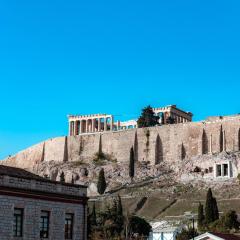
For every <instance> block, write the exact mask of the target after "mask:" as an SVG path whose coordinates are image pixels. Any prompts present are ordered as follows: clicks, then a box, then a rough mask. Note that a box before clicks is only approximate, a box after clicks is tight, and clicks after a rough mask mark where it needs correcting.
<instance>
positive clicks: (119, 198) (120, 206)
mask: <svg viewBox="0 0 240 240" xmlns="http://www.w3.org/2000/svg"><path fill="white" fill-rule="evenodd" d="M117 208H118V215H123V208H122V200H121V197H120V195H118V207H117Z"/></svg>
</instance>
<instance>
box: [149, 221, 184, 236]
mask: <svg viewBox="0 0 240 240" xmlns="http://www.w3.org/2000/svg"><path fill="white" fill-rule="evenodd" d="M150 224H151V226H152V231H151V232H150V235H149V238H148V240H176V237H177V234H178V233H180V232H181V231H182V227H181V226H177V225H175V224H173V223H171V222H168V221H160V222H154V223H150Z"/></svg>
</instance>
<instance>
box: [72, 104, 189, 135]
mask: <svg viewBox="0 0 240 240" xmlns="http://www.w3.org/2000/svg"><path fill="white" fill-rule="evenodd" d="M153 111H154V113H155V114H156V115H158V116H159V117H160V120H159V123H160V124H166V123H167V121H168V119H169V118H171V119H172V120H173V121H174V123H185V122H191V121H192V116H193V114H192V113H191V112H185V111H183V110H181V109H179V108H177V106H176V105H169V106H165V107H160V108H153ZM68 121H69V135H70V136H74V135H80V134H83V133H94V132H103V131H119V130H124V129H132V128H137V120H136V119H132V120H128V121H119V120H118V121H116V122H114V116H113V115H111V114H90V115H69V116H68Z"/></svg>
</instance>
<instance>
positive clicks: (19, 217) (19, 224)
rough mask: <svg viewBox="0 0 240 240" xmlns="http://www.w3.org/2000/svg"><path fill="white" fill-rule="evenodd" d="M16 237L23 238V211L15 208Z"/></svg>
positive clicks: (14, 228) (14, 227)
mask: <svg viewBox="0 0 240 240" xmlns="http://www.w3.org/2000/svg"><path fill="white" fill-rule="evenodd" d="M13 234H14V237H22V236H23V209H22V208H14V223H13Z"/></svg>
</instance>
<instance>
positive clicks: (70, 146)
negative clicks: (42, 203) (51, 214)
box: [5, 115, 240, 169]
mask: <svg viewBox="0 0 240 240" xmlns="http://www.w3.org/2000/svg"><path fill="white" fill-rule="evenodd" d="M239 129H240V116H239V115H236V116H227V117H223V118H220V117H216V118H210V119H209V120H206V121H202V122H192V123H182V124H174V125H164V126H158V127H152V128H145V129H129V130H123V131H117V132H103V133H101V138H102V150H103V152H104V153H108V154H110V155H111V156H112V158H114V159H117V161H119V162H125V161H128V160H129V151H130V148H131V147H132V146H134V148H135V153H136V156H137V159H138V161H143V160H144V161H149V162H150V163H151V164H155V162H159V161H165V162H168V163H170V164H173V163H179V162H181V160H182V159H183V158H190V157H194V156H198V155H202V153H203V152H204V153H210V150H212V153H218V152H220V150H221V148H224V149H222V150H226V151H238V150H239V139H240V137H239V136H240V133H239ZM204 132H205V133H204ZM203 135H204V136H203ZM99 139H100V133H96V134H88V135H81V136H70V137H59V138H53V139H50V140H47V141H45V142H44V143H39V144H37V145H35V146H32V147H30V148H28V149H26V150H24V151H22V152H20V153H18V154H17V155H16V156H13V157H10V158H9V159H7V161H5V164H8V165H14V166H18V167H22V168H27V169H31V168H33V167H34V166H35V165H36V163H39V162H41V161H52V160H54V161H58V162H62V161H79V160H81V161H86V162H88V161H91V160H92V159H93V157H94V154H95V153H96V152H98V148H99ZM157 139H158V140H157ZM211 139H212V140H211ZM210 142H211V144H210ZM224 143H225V144H224ZM221 145H222V146H221ZM223 145H224V146H223Z"/></svg>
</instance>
